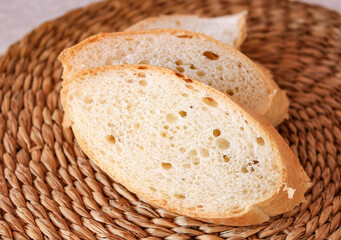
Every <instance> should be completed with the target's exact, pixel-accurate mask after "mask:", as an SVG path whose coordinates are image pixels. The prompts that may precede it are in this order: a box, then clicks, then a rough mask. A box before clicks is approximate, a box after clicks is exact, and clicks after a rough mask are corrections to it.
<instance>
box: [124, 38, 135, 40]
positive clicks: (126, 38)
mask: <svg viewBox="0 0 341 240" xmlns="http://www.w3.org/2000/svg"><path fill="white" fill-rule="evenodd" d="M124 40H126V41H132V40H134V39H133V38H125V39H124Z"/></svg>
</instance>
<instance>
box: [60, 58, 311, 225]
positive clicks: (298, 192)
mask: <svg viewBox="0 0 341 240" xmlns="http://www.w3.org/2000/svg"><path fill="white" fill-rule="evenodd" d="M139 66H141V65H119V66H106V67H98V68H95V69H90V70H81V71H80V72H78V73H76V74H75V75H73V76H72V77H71V78H70V79H68V80H67V81H66V82H64V84H63V88H62V90H61V100H62V105H63V107H64V110H65V111H66V113H67V114H68V115H69V116H70V118H71V119H72V120H73V118H72V111H71V109H70V107H69V105H68V103H67V98H66V96H67V94H68V91H69V89H70V87H71V86H70V85H71V84H72V83H73V82H74V81H77V82H78V81H82V78H83V77H84V76H91V75H96V74H98V73H99V72H102V71H106V70H114V71H125V70H133V71H134V70H135V69H136V68H137V67H139ZM144 66H147V65H144ZM147 67H148V71H149V70H150V71H155V70H156V71H162V72H163V73H164V74H168V75H170V74H174V72H175V71H173V70H171V69H166V68H160V67H155V66H147ZM179 81H181V80H180V78H179ZM192 84H195V85H196V86H198V87H199V88H202V89H205V90H206V91H209V92H210V94H212V96H214V97H215V98H217V99H218V98H219V99H221V100H222V101H226V102H228V103H229V104H230V105H231V107H234V108H235V109H237V110H238V111H243V112H245V117H246V118H247V121H249V122H252V123H253V124H254V126H256V127H258V128H259V129H260V130H261V131H263V132H264V133H265V135H266V136H267V137H268V139H269V140H270V141H271V142H272V149H273V151H274V152H275V153H277V156H278V167H279V169H280V170H281V178H280V179H279V180H278V183H277V185H276V190H275V191H274V192H272V193H268V194H267V195H266V196H264V197H263V199H260V200H259V201H258V202H256V203H252V204H250V205H249V206H248V207H247V208H245V209H244V210H243V211H241V212H239V213H234V214H227V213H225V212H219V213H217V212H212V213H205V214H204V215H203V214H201V213H200V212H198V211H195V210H193V209H181V208H177V207H174V206H171V205H169V204H168V203H167V202H164V201H160V200H158V199H154V197H153V196H151V195H148V194H146V193H144V192H143V191H141V190H139V188H138V186H136V185H134V184H133V183H132V182H131V181H130V179H124V178H119V177H118V176H115V175H114V174H113V171H112V169H111V168H110V165H109V164H108V163H106V162H105V161H102V160H101V159H97V158H96V156H95V155H94V153H93V152H92V151H91V149H90V148H89V147H88V145H87V143H86V140H85V139H84V138H83V137H82V134H81V129H79V128H78V127H77V123H75V124H74V125H73V131H74V134H75V136H76V139H77V141H78V143H79V145H80V146H81V148H82V150H83V151H84V152H85V153H86V154H87V155H88V157H89V158H90V159H92V160H93V161H94V162H95V164H97V165H98V166H99V167H100V168H101V169H102V170H103V171H105V172H106V173H107V174H108V175H109V176H111V177H112V178H113V179H115V180H117V181H118V182H120V183H121V184H123V185H124V186H125V187H126V188H127V189H128V190H130V191H131V192H134V193H135V194H136V195H137V196H139V197H140V198H142V199H144V200H146V201H147V202H151V203H154V204H156V205H158V206H160V207H162V208H165V209H167V210H169V211H174V212H176V213H179V214H182V215H187V216H189V217H192V218H197V219H201V220H205V221H208V222H212V223H217V224H226V225H234V226H246V225H254V224H260V223H263V222H264V221H267V220H269V218H270V217H271V216H275V215H278V214H281V213H284V212H287V211H289V210H292V209H293V208H294V207H295V206H296V205H298V204H299V203H300V202H302V201H304V200H305V198H304V193H305V192H306V191H307V189H308V188H309V187H310V182H309V181H310V179H309V177H308V176H307V174H306V173H305V171H304V170H303V168H302V166H301V165H300V163H299V160H298V158H297V157H296V156H295V155H294V153H293V152H292V150H291V149H290V147H289V146H288V145H287V144H286V142H285V141H284V139H283V138H282V137H281V136H280V135H279V133H278V132H277V131H276V129H275V128H274V127H273V126H272V125H271V124H270V123H269V122H268V121H267V120H266V119H265V118H263V116H261V115H259V114H258V113H256V112H255V111H253V110H251V109H249V108H247V107H245V106H243V105H241V104H239V103H238V102H237V101H236V100H234V99H233V98H231V97H229V96H227V95H225V94H223V93H221V92H219V91H217V90H215V89H213V88H210V87H208V86H206V85H205V84H203V83H201V82H199V81H196V80H194V81H193V82H192ZM289 189H292V190H293V191H294V193H293V196H292V198H289V197H290V195H291V194H290V192H289Z"/></svg>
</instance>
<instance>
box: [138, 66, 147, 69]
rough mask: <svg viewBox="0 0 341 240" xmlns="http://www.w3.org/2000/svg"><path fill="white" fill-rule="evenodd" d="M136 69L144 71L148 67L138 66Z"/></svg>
mask: <svg viewBox="0 0 341 240" xmlns="http://www.w3.org/2000/svg"><path fill="white" fill-rule="evenodd" d="M137 69H141V70H144V69H148V67H147V66H139V67H138V68H137Z"/></svg>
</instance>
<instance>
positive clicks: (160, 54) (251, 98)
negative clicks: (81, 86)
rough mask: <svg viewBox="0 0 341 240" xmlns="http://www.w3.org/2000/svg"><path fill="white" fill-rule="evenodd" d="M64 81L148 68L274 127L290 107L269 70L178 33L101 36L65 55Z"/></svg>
mask: <svg viewBox="0 0 341 240" xmlns="http://www.w3.org/2000/svg"><path fill="white" fill-rule="evenodd" d="M59 60H60V61H61V62H62V64H63V68H64V70H63V78H64V79H67V78H69V77H71V75H72V74H73V73H75V72H77V71H78V70H81V69H87V68H93V67H97V66H104V65H120V64H150V65H155V66H161V67H167V68H171V69H174V70H177V71H178V72H182V73H184V74H186V75H187V76H189V77H191V78H194V79H197V80H199V81H201V82H203V83H205V84H207V85H209V86H211V87H213V88H216V89H218V90H220V91H221V92H223V93H226V94H229V95H231V96H232V95H233V97H235V98H236V99H237V100H239V101H240V102H242V103H243V104H246V105H247V106H249V107H250V108H252V109H254V110H255V111H257V112H259V113H260V114H262V115H264V116H265V117H266V118H267V119H268V120H269V121H270V122H271V123H272V124H273V125H275V126H276V125H278V124H279V123H281V122H282V121H283V120H284V118H285V117H286V116H287V113H288V106H289V101H288V99H287V97H286V94H285V92H284V91H282V90H281V89H280V88H279V87H278V86H277V84H276V83H275V82H274V81H273V79H272V77H271V74H269V73H268V71H267V70H264V69H263V68H262V67H260V66H259V65H257V64H256V63H254V62H253V61H251V60H250V59H249V58H247V57H246V56H245V55H244V54H242V53H241V52H239V51H237V50H235V49H234V48H232V47H229V46H227V45H226V44H223V43H221V42H219V41H217V40H215V39H213V38H211V37H209V36H206V35H204V34H200V33H194V32H189V31H184V30H178V29H162V30H146V31H136V32H120V33H102V34H98V35H95V36H93V37H90V38H88V39H86V40H84V41H83V42H81V43H79V44H77V45H75V46H73V47H71V48H69V49H66V50H64V51H63V52H62V53H61V54H60V56H59Z"/></svg>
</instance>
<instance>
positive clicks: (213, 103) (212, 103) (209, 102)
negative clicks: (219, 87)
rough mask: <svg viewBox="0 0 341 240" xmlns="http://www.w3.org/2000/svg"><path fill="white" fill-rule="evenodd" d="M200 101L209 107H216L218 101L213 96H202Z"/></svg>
mask: <svg viewBox="0 0 341 240" xmlns="http://www.w3.org/2000/svg"><path fill="white" fill-rule="evenodd" d="M202 101H203V102H204V103H206V104H207V105H208V106H210V107H218V103H217V102H216V101H215V100H214V99H213V98H210V97H204V98H203V99H202Z"/></svg>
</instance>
